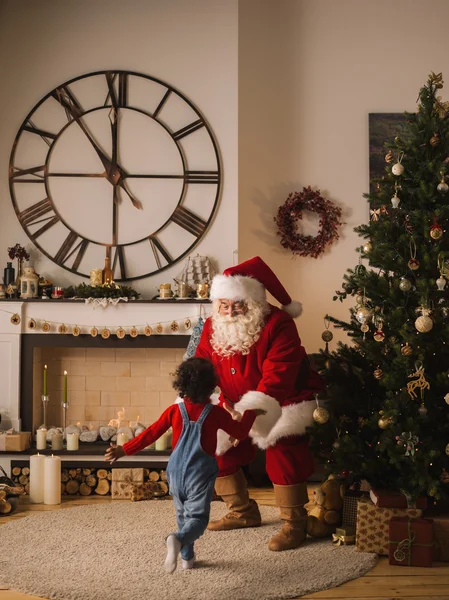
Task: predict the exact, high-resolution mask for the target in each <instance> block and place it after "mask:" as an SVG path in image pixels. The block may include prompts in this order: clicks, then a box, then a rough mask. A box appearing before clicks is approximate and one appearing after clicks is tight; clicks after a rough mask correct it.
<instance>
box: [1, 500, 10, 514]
mask: <svg viewBox="0 0 449 600" xmlns="http://www.w3.org/2000/svg"><path fill="white" fill-rule="evenodd" d="M11 511H12V505H11V503H10V502H8V500H0V515H8V514H9V513H10V512H11Z"/></svg>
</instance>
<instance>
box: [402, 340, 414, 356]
mask: <svg viewBox="0 0 449 600" xmlns="http://www.w3.org/2000/svg"><path fill="white" fill-rule="evenodd" d="M401 354H402V355H403V356H410V355H411V354H413V348H412V347H411V346H409V344H408V342H406V344H405V346H402V348H401Z"/></svg>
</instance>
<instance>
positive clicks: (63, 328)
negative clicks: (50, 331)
mask: <svg viewBox="0 0 449 600" xmlns="http://www.w3.org/2000/svg"><path fill="white" fill-rule="evenodd" d="M58 331H59V333H60V334H62V335H65V334H66V333H67V331H68V328H67V325H65V324H64V323H61V325H60V326H59V327H58Z"/></svg>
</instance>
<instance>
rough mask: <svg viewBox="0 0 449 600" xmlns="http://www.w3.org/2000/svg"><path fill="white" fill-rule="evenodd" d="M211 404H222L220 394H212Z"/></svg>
mask: <svg viewBox="0 0 449 600" xmlns="http://www.w3.org/2000/svg"><path fill="white" fill-rule="evenodd" d="M210 401H211V404H220V394H212V395H211V397H210Z"/></svg>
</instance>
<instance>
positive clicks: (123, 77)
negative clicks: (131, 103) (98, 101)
mask: <svg viewBox="0 0 449 600" xmlns="http://www.w3.org/2000/svg"><path fill="white" fill-rule="evenodd" d="M105 76H106V82H107V84H108V95H107V96H106V101H105V103H104V104H105V106H106V104H108V101H109V98H110V99H111V102H112V106H113V107H114V108H115V109H117V108H119V107H120V106H121V107H126V106H127V105H128V74H127V73H119V74H118V95H117V93H116V91H115V87H114V83H115V80H116V78H117V73H114V74H113V73H112V72H111V71H108V72H106V73H105Z"/></svg>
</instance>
